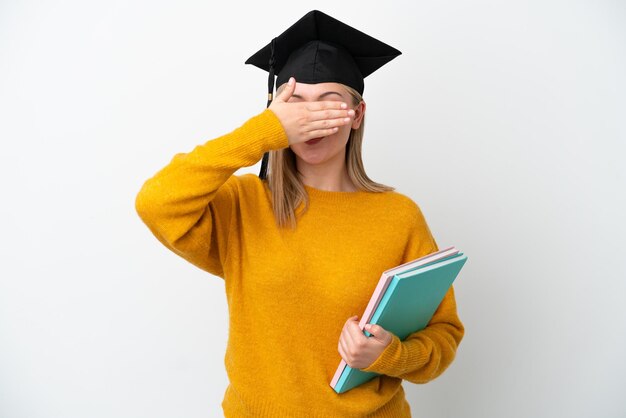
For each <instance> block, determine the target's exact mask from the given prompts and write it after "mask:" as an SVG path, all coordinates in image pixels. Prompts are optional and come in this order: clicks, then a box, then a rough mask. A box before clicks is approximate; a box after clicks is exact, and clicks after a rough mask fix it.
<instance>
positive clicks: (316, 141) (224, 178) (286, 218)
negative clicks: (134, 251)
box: [136, 12, 464, 417]
mask: <svg viewBox="0 0 626 418" xmlns="http://www.w3.org/2000/svg"><path fill="white" fill-rule="evenodd" d="M318 13H319V12H318ZM318 17H319V16H318ZM323 46H324V45H321V44H320V43H317V44H316V48H318V50H319V48H322V47H323ZM335 46H336V45H335ZM306 54H309V53H306ZM335 54H338V52H336V53H335ZM292 55H293V54H292ZM307 56H310V55H307ZM315 56H316V57H317V56H320V54H318V53H316V54H315ZM335 57H336V55H335ZM283 68H288V65H287V64H285V66H284V67H283ZM326 68H330V70H328V71H330V73H332V74H330V75H333V77H328V75H329V73H328V72H327V73H326V74H325V75H324V76H323V77H322V76H319V77H317V78H315V79H313V82H305V83H300V82H298V80H297V79H296V78H298V77H297V75H298V74H300V73H299V72H298V71H291V73H292V74H296V77H295V78H294V77H293V76H285V73H283V75H282V77H281V76H280V75H279V77H278V80H279V83H278V84H279V88H278V90H277V96H276V98H275V99H274V100H273V101H272V102H271V104H270V106H269V107H268V108H267V109H265V110H264V111H263V112H261V113H259V114H257V115H255V116H253V117H251V118H250V119H248V120H247V121H245V123H243V124H242V125H241V126H239V127H238V128H237V129H235V130H233V131H232V132H230V133H227V134H225V135H222V136H219V137H217V138H214V139H211V140H209V141H207V142H205V143H204V144H202V145H198V146H196V147H195V148H194V149H193V150H192V151H191V152H189V153H180V154H176V155H175V156H174V157H173V159H172V160H171V161H170V163H169V164H168V165H166V166H165V167H164V168H162V169H161V170H160V171H158V172H157V173H156V174H155V175H154V176H153V177H152V178H150V179H148V180H147V181H146V182H145V183H144V184H143V187H142V188H141V190H140V192H139V194H138V195H137V198H136V209H137V212H138V214H139V215H140V217H141V219H142V220H143V222H145V224H146V225H147V226H148V228H149V229H150V230H151V231H152V233H153V234H154V235H155V237H156V238H157V239H158V240H159V241H160V242H161V243H163V245H165V246H166V247H167V248H169V249H170V250H172V251H173V252H175V253H176V254H177V255H179V256H181V257H184V258H185V259H186V260H188V261H189V262H191V263H193V264H194V265H196V266H198V267H199V268H201V269H203V270H205V271H207V272H209V273H211V274H213V275H215V276H217V277H220V278H222V279H223V280H224V284H225V290H226V296H227V300H228V310H229V336H228V344H227V350H226V356H225V366H226V370H227V373H228V377H229V381H230V384H229V385H228V387H227V389H226V393H225V395H224V400H223V402H222V407H223V410H224V414H225V416H226V417H245V416H250V417H410V416H411V413H410V407H409V404H408V402H407V400H406V398H405V394H404V390H403V388H402V385H401V383H402V380H403V379H404V380H408V381H410V382H413V383H426V382H429V381H431V380H432V379H435V378H436V377H438V376H439V375H441V374H442V373H443V372H444V370H446V368H447V367H448V366H449V365H450V364H451V362H452V361H453V359H454V357H455V353H456V349H457V347H458V345H459V344H460V342H461V339H462V338H463V335H464V327H463V324H462V323H461V321H460V320H459V318H458V315H457V310H456V303H455V298H454V289H453V288H452V287H451V288H450V290H449V291H448V293H447V294H446V296H445V298H444V299H443V301H442V302H441V304H440V306H439V308H438V309H437V311H436V312H435V314H434V316H433V318H432V320H431V321H430V323H429V324H428V326H427V327H426V328H425V329H423V330H421V331H419V332H416V333H414V334H411V335H409V336H408V337H407V338H406V339H404V340H403V341H400V340H399V338H398V337H397V336H396V335H394V334H393V333H391V332H388V331H387V330H385V329H383V328H381V327H380V326H377V325H374V326H373V327H372V328H371V329H368V331H369V332H370V333H371V334H372V336H370V337H366V336H365V334H364V333H363V331H362V330H361V329H360V328H359V325H358V321H359V315H360V314H362V312H363V311H364V310H365V307H366V306H367V303H368V301H369V298H370V296H371V294H372V292H373V290H374V288H375V287H376V284H377V282H378V279H379V278H380V274H381V273H382V272H383V271H384V270H387V269H389V268H391V267H394V266H397V265H399V264H403V263H405V262H408V261H410V260H413V259H416V258H419V257H421V256H424V255H426V254H429V253H432V252H435V251H437V250H438V247H437V244H436V242H435V240H434V238H433V236H432V234H431V232H430V229H429V228H428V225H427V223H426V221H425V219H424V216H423V215H422V213H421V211H420V209H419V206H418V205H417V204H416V203H415V202H413V201H412V200H411V199H410V198H409V197H408V196H405V195H403V194H401V193H398V192H396V191H395V190H394V189H393V188H391V187H388V186H385V185H382V184H379V183H376V182H374V181H372V180H370V179H369V178H368V176H367V175H366V174H365V170H364V167H363V163H362V160H361V143H362V138H363V128H364V117H365V110H366V106H365V101H364V100H363V98H362V95H361V92H360V91H359V90H361V91H362V87H361V88H360V89H359V88H358V87H359V84H358V83H356V84H355V83H350V84H352V85H348V84H344V83H342V82H336V81H326V80H328V79H333V78H334V79H338V78H341V77H334V75H336V74H338V72H339V71H343V68H345V65H344V66H342V67H341V68H342V70H332V67H326ZM333 71H334V72H333ZM287 77H288V78H287ZM287 79H288V80H289V81H287V82H283V83H281V82H280V81H281V80H287ZM355 87H357V88H355ZM387 140H390V139H387ZM264 153H269V171H268V173H269V176H268V178H267V179H261V178H259V177H257V176H256V175H253V174H244V175H235V174H234V173H235V171H236V170H238V169H239V168H241V167H247V166H252V165H254V164H255V163H257V162H258V161H259V159H261V157H262V156H263V155H264ZM341 359H343V360H345V361H346V363H347V364H348V365H349V366H350V367H353V368H359V369H361V370H364V371H371V372H376V373H378V374H379V376H377V377H375V378H374V379H372V380H370V381H368V382H366V383H364V384H362V385H360V386H357V387H355V388H353V389H351V390H349V391H347V392H345V393H342V394H338V393H336V392H335V391H334V390H333V388H332V387H331V386H330V385H329V383H330V381H331V379H332V377H333V375H334V373H335V370H336V369H337V366H338V365H339V362H340V360H341Z"/></svg>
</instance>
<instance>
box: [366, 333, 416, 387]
mask: <svg viewBox="0 0 626 418" xmlns="http://www.w3.org/2000/svg"><path fill="white" fill-rule="evenodd" d="M391 338H392V339H391V342H390V343H389V345H388V346H387V347H385V349H384V350H383V352H382V353H380V355H379V356H378V358H377V359H376V360H374V362H373V363H372V364H370V365H369V366H367V367H365V368H363V369H360V370H361V371H363V372H374V373H378V374H384V375H387V376H393V377H402V375H404V374H405V373H407V372H410V371H412V370H414V369H417V368H419V367H421V366H422V365H423V364H425V363H426V361H427V357H426V356H424V355H423V352H422V351H421V350H419V351H418V352H411V351H415V350H416V349H419V346H416V345H411V346H409V345H408V344H407V343H406V342H404V341H400V338H398V336H397V335H396V334H394V333H391ZM411 348H412V349H413V350H411Z"/></svg>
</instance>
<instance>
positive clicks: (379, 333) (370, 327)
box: [365, 324, 387, 341]
mask: <svg viewBox="0 0 626 418" xmlns="http://www.w3.org/2000/svg"><path fill="white" fill-rule="evenodd" d="M365 330H366V331H367V332H369V333H370V334H372V336H373V337H374V338H376V339H377V340H380V341H384V340H385V339H386V338H387V330H386V329H384V328H383V327H381V326H380V325H376V324H367V325H366V326H365Z"/></svg>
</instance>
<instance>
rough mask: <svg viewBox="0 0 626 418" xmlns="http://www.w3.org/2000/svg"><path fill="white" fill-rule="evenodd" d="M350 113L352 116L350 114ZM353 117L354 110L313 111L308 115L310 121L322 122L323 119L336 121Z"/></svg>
mask: <svg viewBox="0 0 626 418" xmlns="http://www.w3.org/2000/svg"><path fill="white" fill-rule="evenodd" d="M350 112H352V114H351V113H350ZM350 116H354V110H352V109H324V110H313V111H310V112H309V114H308V118H309V120H310V121H315V120H324V119H337V118H349V117H350Z"/></svg>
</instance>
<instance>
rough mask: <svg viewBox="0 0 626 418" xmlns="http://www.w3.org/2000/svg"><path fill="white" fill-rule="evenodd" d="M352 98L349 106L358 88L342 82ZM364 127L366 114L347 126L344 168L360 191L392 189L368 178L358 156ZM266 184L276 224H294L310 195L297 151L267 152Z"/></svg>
mask: <svg viewBox="0 0 626 418" xmlns="http://www.w3.org/2000/svg"><path fill="white" fill-rule="evenodd" d="M342 86H343V87H344V88H345V89H346V91H347V92H348V93H349V94H350V96H351V98H352V106H353V107H354V106H356V105H358V104H359V103H361V100H363V98H362V96H361V95H360V94H359V92H358V91H356V90H354V89H353V88H352V87H349V86H346V85H345V84H342ZM285 87H286V83H285V84H282V85H281V86H280V87H278V89H276V96H278V95H279V94H280V93H281V92H282V91H283V90H284V88H285ZM364 128H365V115H363V119H362V120H361V124H360V126H359V127H358V128H357V129H351V130H350V136H349V138H348V142H347V143H346V160H345V161H346V168H347V170H348V176H349V177H350V180H352V183H353V184H354V185H355V186H356V188H357V189H358V190H360V191H368V192H375V193H381V192H386V191H392V190H395V188H393V187H391V186H386V185H384V184H381V183H377V182H375V181H373V180H371V179H370V178H369V177H368V176H367V174H365V168H364V167H363V160H362V158H361V145H362V144H363V131H364ZM266 181H267V182H268V186H269V188H270V191H271V194H272V206H273V210H274V218H275V219H276V224H277V225H278V226H279V227H281V228H282V227H285V226H290V227H291V228H295V227H296V217H297V216H300V215H301V214H303V213H304V212H306V210H307V209H308V207H309V197H308V194H307V192H306V189H305V188H304V184H303V183H302V181H301V180H300V178H299V177H298V175H297V167H296V154H295V153H294V152H293V151H292V150H291V148H290V147H287V148H282V149H279V150H272V151H270V152H269V160H268V167H267V180H266ZM301 203H304V208H303V209H302V210H301V211H300V212H298V213H296V209H297V208H298V207H299V206H300V204H301Z"/></svg>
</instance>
